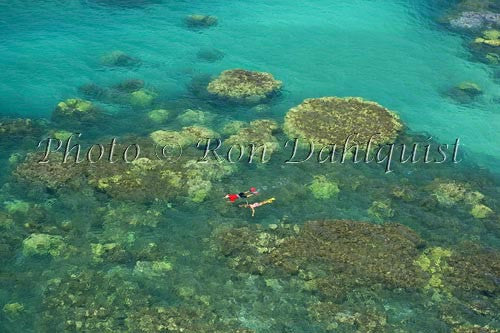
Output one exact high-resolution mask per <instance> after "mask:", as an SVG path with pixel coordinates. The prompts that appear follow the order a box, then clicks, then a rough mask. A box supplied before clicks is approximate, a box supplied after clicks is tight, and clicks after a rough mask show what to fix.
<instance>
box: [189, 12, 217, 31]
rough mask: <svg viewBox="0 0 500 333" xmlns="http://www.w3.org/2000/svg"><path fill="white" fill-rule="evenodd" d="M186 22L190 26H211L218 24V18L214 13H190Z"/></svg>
mask: <svg viewBox="0 0 500 333" xmlns="http://www.w3.org/2000/svg"><path fill="white" fill-rule="evenodd" d="M185 22H186V25H187V26H188V27H190V28H209V27H213V26H216V25H217V22H218V19H217V17H216V16H212V15H202V14H193V15H188V16H187V17H186V19H185Z"/></svg>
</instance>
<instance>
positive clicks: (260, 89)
mask: <svg viewBox="0 0 500 333" xmlns="http://www.w3.org/2000/svg"><path fill="white" fill-rule="evenodd" d="M282 85H283V84H282V82H281V81H278V80H276V79H275V78H274V77H273V75H272V74H270V73H265V72H253V71H248V70H244V69H231V70H226V71H224V72H222V73H221V74H220V75H219V76H218V77H217V78H216V79H215V80H213V81H211V82H210V83H209V84H208V86H207V91H208V92H209V93H211V94H213V95H215V96H217V97H219V98H222V99H226V100H229V101H233V102H238V103H259V102H261V101H263V100H265V99H267V98H269V97H272V96H273V95H275V94H277V93H278V92H279V91H280V89H281V87H282Z"/></svg>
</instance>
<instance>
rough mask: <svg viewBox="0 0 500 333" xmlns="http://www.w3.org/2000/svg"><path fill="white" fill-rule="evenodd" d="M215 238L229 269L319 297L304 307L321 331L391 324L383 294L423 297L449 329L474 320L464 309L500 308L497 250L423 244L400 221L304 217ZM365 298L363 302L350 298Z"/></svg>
mask: <svg viewBox="0 0 500 333" xmlns="http://www.w3.org/2000/svg"><path fill="white" fill-rule="evenodd" d="M213 240H214V248H215V249H216V250H217V251H218V252H219V253H220V254H221V255H222V256H224V257H225V258H226V259H227V262H228V265H229V266H230V267H232V268H233V269H236V270H237V271H241V272H248V273H251V274H255V275H263V276H264V277H266V278H269V277H275V278H279V279H281V280H282V281H284V280H287V279H290V281H291V283H293V284H294V285H295V286H297V287H300V288H301V289H302V290H304V291H305V292H310V293H313V294H314V295H318V301H316V302H313V303H311V305H310V307H309V312H310V316H311V318H312V319H314V320H316V321H318V322H320V323H322V324H323V325H325V328H326V329H327V330H335V329H339V328H342V327H343V328H346V327H351V328H352V327H357V328H358V329H362V331H366V332H379V331H384V330H390V329H391V327H392V329H395V328H394V326H392V325H393V324H391V323H389V321H388V317H387V313H386V309H384V307H383V304H384V301H383V297H382V296H380V297H382V298H378V297H379V296H375V294H379V295H380V294H383V293H395V294H398V293H401V292H403V291H405V292H408V293H412V294H413V295H418V297H421V298H422V299H427V300H428V301H429V302H431V303H433V304H435V306H437V307H439V308H440V309H441V311H443V320H444V321H445V322H446V323H448V324H449V325H450V326H451V327H453V328H455V329H458V328H459V327H463V326H461V325H463V324H464V323H466V322H467V321H468V320H470V318H472V317H471V314H470V311H473V312H474V313H476V314H479V313H482V314H483V315H486V316H489V318H494V317H495V315H494V313H496V312H498V309H500V304H499V303H498V301H497V297H496V296H495V295H498V293H499V292H500V284H499V283H498V276H500V275H499V274H500V261H499V258H500V252H498V251H494V250H490V249H482V248H481V247H479V246H477V245H474V244H472V243H466V244H461V245H460V246H457V247H454V248H443V247H428V246H426V245H425V243H424V241H423V240H422V239H421V238H420V237H419V236H418V235H417V234H416V233H415V232H414V231H412V230H411V229H409V228H407V227H405V226H402V225H399V224H382V225H374V224H369V223H365V222H355V221H345V220H340V221H310V222H307V223H306V224H305V225H304V226H302V227H299V226H297V225H287V224H282V225H270V226H269V227H268V228H263V227H261V226H258V225H257V226H252V227H236V228H221V229H219V230H218V231H216V232H215V233H214V237H213ZM386 295H387V294H386ZM366 297H369V299H371V301H370V302H369V303H364V302H357V301H356V302H353V300H358V301H359V300H360V299H365V298H366ZM362 304H365V306H363V305H362ZM464 304H465V305H466V306H467V307H468V310H467V309H464V308H463V305H464Z"/></svg>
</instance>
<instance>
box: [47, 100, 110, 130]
mask: <svg viewBox="0 0 500 333" xmlns="http://www.w3.org/2000/svg"><path fill="white" fill-rule="evenodd" d="M103 116H104V113H103V110H101V109H100V108H98V107H96V106H95V105H94V104H93V103H92V102H90V101H86V100H83V99H79V98H70V99H67V100H65V101H63V102H60V103H59V104H57V107H56V108H55V110H54V112H52V120H53V121H54V122H56V123H59V124H62V125H66V124H69V125H81V124H92V123H97V122H99V121H100V120H103Z"/></svg>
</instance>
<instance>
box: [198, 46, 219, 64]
mask: <svg viewBox="0 0 500 333" xmlns="http://www.w3.org/2000/svg"><path fill="white" fill-rule="evenodd" d="M196 56H197V57H198V59H200V60H204V61H207V62H216V61H219V60H221V59H222V58H224V52H222V51H220V50H217V49H202V50H200V51H198V53H197V54H196Z"/></svg>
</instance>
